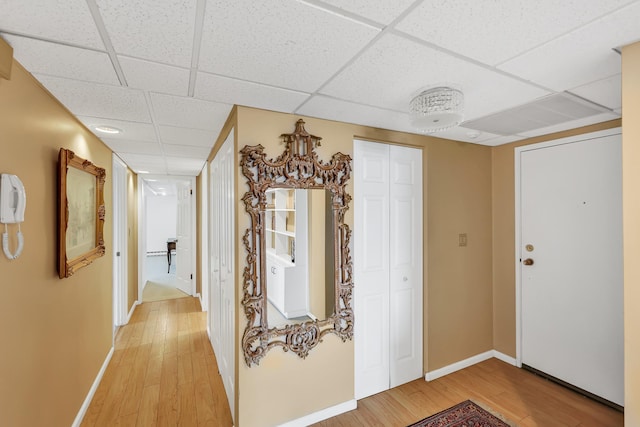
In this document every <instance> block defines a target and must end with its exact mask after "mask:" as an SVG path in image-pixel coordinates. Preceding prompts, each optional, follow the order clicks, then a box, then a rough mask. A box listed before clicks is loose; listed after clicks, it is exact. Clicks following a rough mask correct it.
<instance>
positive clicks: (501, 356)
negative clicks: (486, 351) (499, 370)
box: [493, 350, 518, 366]
mask: <svg viewBox="0 0 640 427" xmlns="http://www.w3.org/2000/svg"><path fill="white" fill-rule="evenodd" d="M493 357H495V358H496V359H498V360H502V361H503V362H504V363H508V364H509V365H513V366H518V364H517V362H516V358H515V357H511V356H508V355H506V354H504V353H500V352H499V351H498V350H493Z"/></svg>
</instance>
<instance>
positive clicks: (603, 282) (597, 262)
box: [516, 130, 624, 405]
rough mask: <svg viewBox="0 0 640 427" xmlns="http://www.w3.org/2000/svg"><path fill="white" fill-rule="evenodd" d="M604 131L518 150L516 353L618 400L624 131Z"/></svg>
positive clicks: (526, 361) (620, 392) (621, 378)
mask: <svg viewBox="0 0 640 427" xmlns="http://www.w3.org/2000/svg"><path fill="white" fill-rule="evenodd" d="M607 133H609V134H611V133H612V132H611V131H609V132H607ZM600 135H602V134H599V135H591V136H583V137H582V140H580V141H573V142H572V141H569V143H567V142H566V141H565V143H562V141H560V142H561V144H560V145H551V146H544V147H542V148H540V147H538V148H536V147H525V148H522V149H521V150H520V151H517V155H518V154H519V158H518V157H516V160H519V163H520V164H519V166H520V188H519V190H520V207H519V208H520V209H519V212H520V227H521V231H520V233H521V234H520V239H519V246H520V247H519V252H520V253H519V255H518V257H519V259H521V260H523V262H522V263H520V294H521V297H520V298H521V313H520V314H521V322H522V323H521V325H522V326H521V354H520V356H521V361H522V363H523V364H525V365H527V366H530V367H532V368H535V369H537V370H539V371H542V372H544V373H546V374H549V375H551V376H553V377H556V378H558V379H560V380H562V381H565V382H568V383H570V384H572V385H574V386H576V387H579V388H581V389H583V390H586V391H588V392H590V393H593V394H595V395H597V396H600V397H602V398H604V399H606V400H609V401H611V402H614V403H616V404H619V405H622V404H623V401H624V396H623V392H624V390H623V381H624V371H623V312H622V308H623V295H622V293H623V282H622V173H621V136H620V134H619V130H618V131H616V134H613V135H608V136H600ZM524 260H532V261H533V264H531V265H525V264H528V263H530V261H527V263H525V262H524Z"/></svg>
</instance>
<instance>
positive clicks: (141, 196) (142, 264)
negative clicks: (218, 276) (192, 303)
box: [137, 174, 198, 302]
mask: <svg viewBox="0 0 640 427" xmlns="http://www.w3.org/2000/svg"><path fill="white" fill-rule="evenodd" d="M145 179H163V180H176V181H185V180H188V181H189V182H190V185H191V189H192V191H193V196H192V197H191V248H190V250H191V271H192V272H193V279H192V280H191V292H190V295H191V296H197V294H196V279H197V275H198V271H197V270H196V240H197V239H196V197H197V191H196V177H195V176H180V175H153V174H144V175H138V185H137V189H138V301H139V302H142V290H143V288H144V285H145V280H144V278H145V271H146V264H147V263H146V258H147V232H146V227H145V226H144V224H145V219H146V215H147V212H146V203H145V200H146V199H145V197H146V191H145V188H144V187H145V186H144V183H143V181H144V180H145Z"/></svg>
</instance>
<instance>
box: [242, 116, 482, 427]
mask: <svg viewBox="0 0 640 427" xmlns="http://www.w3.org/2000/svg"><path fill="white" fill-rule="evenodd" d="M298 118H300V116H297V115H290V114H282V113H274V112H268V111H263V110H256V109H251V108H246V107H238V108H237V128H236V137H237V149H238V150H239V149H241V148H242V147H243V146H245V145H257V144H262V145H263V146H264V147H265V149H266V152H267V155H268V157H276V156H277V155H279V154H280V153H281V152H282V150H283V145H282V144H281V139H280V134H282V133H290V132H293V130H294V125H295V122H296V120H297V119H298ZM303 118H304V120H305V122H306V129H307V131H309V132H310V133H312V134H314V135H318V136H320V137H322V138H323V139H322V146H321V147H319V149H318V154H319V156H320V158H322V159H329V158H330V155H331V154H332V153H334V152H337V151H341V152H343V153H345V154H349V155H351V156H353V139H354V137H355V138H361V139H368V140H374V141H381V142H389V143H396V144H402V145H408V146H414V147H422V148H424V150H423V166H424V190H425V197H424V207H425V208H424V212H425V216H424V218H425V227H424V230H425V231H424V232H425V236H424V249H425V250H424V273H425V274H424V279H425V280H424V283H425V288H424V289H425V292H424V298H425V304H424V307H425V311H424V313H425V319H424V324H425V340H424V344H425V351H424V359H425V361H424V370H425V371H431V370H434V369H437V368H440V367H443V366H446V365H448V364H451V363H454V362H457V361H459V360H462V359H465V358H467V357H470V356H473V355H476V354H479V353H482V352H485V351H487V350H490V349H492V348H493V328H492V311H493V308H492V299H491V292H492V284H491V277H492V274H491V265H492V262H491V148H489V147H484V146H478V145H473V144H466V143H460V142H454V141H448V140H442V139H438V138H431V137H425V136H419V135H414V134H406V133H401V132H393V131H385V130H381V129H374V128H369V127H365V126H358V125H352V124H346V123H340V122H333V121H328V120H320V119H314V118H306V117H303ZM236 178H237V196H238V204H237V206H236V209H237V215H238V229H237V233H238V234H237V236H239V237H238V239H237V241H240V240H239V238H240V237H241V236H242V235H243V234H244V231H245V229H246V228H247V227H248V226H249V219H248V215H247V214H246V213H245V210H244V206H243V204H242V202H241V201H240V198H241V196H242V195H243V194H244V192H245V191H247V188H248V187H247V185H246V179H245V178H244V176H242V174H241V171H240V170H238V171H237V174H236ZM347 190H348V192H349V193H350V194H353V187H352V184H349V185H348V187H347ZM345 221H346V223H347V224H349V226H350V227H352V228H353V202H352V203H351V205H350V209H349V211H348V212H347V215H346V219H345ZM460 233H467V235H468V242H469V243H468V246H467V247H459V246H458V234H460ZM236 259H237V269H236V290H237V292H238V295H237V301H241V300H242V272H243V269H244V267H245V259H246V254H245V250H244V247H243V246H242V245H240V244H239V245H238V246H237V252H236ZM355 286H356V289H357V286H358V283H357V278H356V283H355ZM236 313H237V322H238V328H237V337H236V338H237V342H238V343H241V339H242V333H243V331H244V327H245V324H246V318H245V315H244V311H243V309H242V306H241V305H240V303H238V306H237V307H236ZM357 321H358V320H357V319H356V322H357ZM427 337H428V339H427ZM353 358H354V356H353V342H352V341H349V342H346V343H342V342H341V341H340V340H339V339H338V338H336V337H334V336H332V335H331V336H329V337H327V338H326V339H325V341H324V342H323V343H322V344H320V345H319V346H318V347H317V348H316V349H314V350H313V351H312V352H311V353H310V355H309V356H308V357H307V359H304V360H302V359H300V358H298V357H297V356H296V355H295V354H291V353H284V352H283V351H282V350H281V349H278V348H276V349H273V350H271V351H270V352H269V354H268V355H267V356H266V357H265V358H264V359H263V360H262V361H261V362H260V365H259V366H252V367H251V368H248V367H247V365H246V364H245V362H244V358H243V356H242V353H241V352H240V353H239V354H238V357H237V359H236V363H237V370H238V375H237V377H236V378H237V381H236V390H237V394H236V400H237V402H238V406H237V410H236V412H235V413H236V417H237V418H236V425H237V426H239V427H252V426H273V425H277V424H280V423H283V422H286V421H289V420H292V419H296V418H299V417H302V416H304V415H306V414H309V413H313V412H316V411H319V410H322V409H324V408H327V407H331V406H333V405H337V404H340V403H343V402H345V401H349V400H351V399H353V398H354V391H353V370H354V365H353Z"/></svg>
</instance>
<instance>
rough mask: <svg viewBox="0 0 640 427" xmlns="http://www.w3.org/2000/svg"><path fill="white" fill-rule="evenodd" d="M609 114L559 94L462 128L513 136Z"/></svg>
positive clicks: (467, 124) (487, 117)
mask: <svg viewBox="0 0 640 427" xmlns="http://www.w3.org/2000/svg"><path fill="white" fill-rule="evenodd" d="M610 112H611V110H610V109H608V108H606V107H603V106H601V105H598V104H595V103H593V102H590V101H588V100H586V99H583V98H580V97H579V96H576V95H573V94H571V93H569V92H562V93H558V94H554V95H549V96H545V97H544V98H540V99H536V100H535V101H533V102H530V103H528V104H524V105H520V106H518V107H515V108H511V109H509V110H504V111H500V112H498V113H494V114H490V115H488V116H484V117H481V118H479V119H475V120H469V121H466V122H464V123H463V124H462V126H464V127H465V128H467V129H475V130H479V131H482V132H489V133H493V134H496V135H517V134H520V133H523V132H529V131H532V130H535V129H541V128H546V127H548V126H553V125H558V124H560V123H565V122H569V121H572V120H576V119H582V118H585V117H589V116H594V115H596V114H602V113H610Z"/></svg>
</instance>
